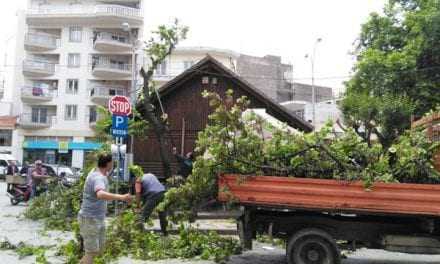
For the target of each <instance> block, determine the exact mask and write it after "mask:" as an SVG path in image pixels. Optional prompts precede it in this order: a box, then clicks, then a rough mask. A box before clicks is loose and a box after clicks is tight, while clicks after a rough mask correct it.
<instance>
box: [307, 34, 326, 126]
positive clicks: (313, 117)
mask: <svg viewBox="0 0 440 264" xmlns="http://www.w3.org/2000/svg"><path fill="white" fill-rule="evenodd" d="M321 41H322V38H317V39H316V41H315V44H314V45H313V53H312V56H311V57H310V56H309V54H306V56H305V57H306V58H310V61H311V64H312V125H313V126H315V125H316V87H315V57H316V48H317V46H318V43H320V42H321Z"/></svg>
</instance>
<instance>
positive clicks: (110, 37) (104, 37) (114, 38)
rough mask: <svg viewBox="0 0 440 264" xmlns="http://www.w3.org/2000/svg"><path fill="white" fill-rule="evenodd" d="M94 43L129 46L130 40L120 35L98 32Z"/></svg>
mask: <svg viewBox="0 0 440 264" xmlns="http://www.w3.org/2000/svg"><path fill="white" fill-rule="evenodd" d="M96 41H109V42H115V43H118V44H119V43H120V44H127V45H130V44H131V43H130V39H129V37H128V36H125V35H121V34H114V33H109V32H99V33H97V34H96V38H95V40H94V42H96Z"/></svg>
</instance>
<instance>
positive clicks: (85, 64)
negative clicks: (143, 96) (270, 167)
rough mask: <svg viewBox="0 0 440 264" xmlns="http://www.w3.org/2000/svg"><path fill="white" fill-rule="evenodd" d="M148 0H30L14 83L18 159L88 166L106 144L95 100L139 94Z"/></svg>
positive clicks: (22, 22) (21, 18)
mask: <svg viewBox="0 0 440 264" xmlns="http://www.w3.org/2000/svg"><path fill="white" fill-rule="evenodd" d="M142 2H143V1H142V0H28V8H27V10H26V11H23V12H21V13H20V14H19V18H18V19H19V23H18V24H19V25H18V30H17V32H18V33H17V37H16V39H17V41H16V43H17V46H16V48H15V50H16V51H15V56H14V65H15V67H14V72H15V73H14V79H13V84H12V87H13V89H12V90H13V93H12V98H13V101H14V107H13V110H12V112H13V113H12V114H13V115H14V116H18V128H17V137H16V139H15V138H14V147H13V151H12V152H13V155H14V156H15V157H16V158H17V159H18V160H23V161H34V160H35V159H42V160H43V161H44V162H47V163H52V164H53V163H56V164H65V165H69V166H73V167H78V168H82V167H83V163H84V156H85V154H86V153H87V151H91V150H94V149H96V148H98V147H99V146H100V144H99V142H96V141H95V140H94V130H93V127H94V125H95V124H96V120H97V118H98V117H97V111H96V106H97V105H103V106H104V105H106V104H107V102H108V99H109V98H110V97H111V96H113V95H126V96H131V94H132V92H131V80H132V74H133V71H132V51H133V48H132V47H133V43H136V41H137V39H142V34H143V25H144V17H143V5H142V4H143V3H142ZM138 57H139V58H141V57H142V56H138ZM136 64H138V65H142V61H141V60H139V59H138V60H137V62H136Z"/></svg>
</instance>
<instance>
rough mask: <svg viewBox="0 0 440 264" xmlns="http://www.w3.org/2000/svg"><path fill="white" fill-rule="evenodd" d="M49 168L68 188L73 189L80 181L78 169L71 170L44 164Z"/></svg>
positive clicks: (65, 167) (61, 166)
mask: <svg viewBox="0 0 440 264" xmlns="http://www.w3.org/2000/svg"><path fill="white" fill-rule="evenodd" d="M44 165H45V167H49V168H50V170H51V171H53V173H54V174H55V175H56V176H57V177H58V178H60V179H61V182H62V184H63V185H64V186H66V187H71V186H73V185H74V184H75V183H77V182H78V181H79V178H80V174H79V172H78V170H77V169H74V168H70V167H67V166H64V165H53V164H44Z"/></svg>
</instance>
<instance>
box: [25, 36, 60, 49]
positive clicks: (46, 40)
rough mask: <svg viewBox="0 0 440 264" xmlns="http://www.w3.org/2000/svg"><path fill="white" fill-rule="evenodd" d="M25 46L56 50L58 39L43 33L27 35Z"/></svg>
mask: <svg viewBox="0 0 440 264" xmlns="http://www.w3.org/2000/svg"><path fill="white" fill-rule="evenodd" d="M25 44H26V45H29V46H37V47H42V48H46V49H56V48H57V47H58V45H57V37H55V36H51V35H47V34H41V33H27V34H26V36H25Z"/></svg>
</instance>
